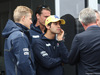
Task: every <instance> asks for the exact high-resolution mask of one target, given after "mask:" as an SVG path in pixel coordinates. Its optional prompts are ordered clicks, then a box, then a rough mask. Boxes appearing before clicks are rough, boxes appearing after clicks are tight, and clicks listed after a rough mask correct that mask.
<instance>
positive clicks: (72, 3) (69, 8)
mask: <svg viewBox="0 0 100 75" xmlns="http://www.w3.org/2000/svg"><path fill="white" fill-rule="evenodd" d="M84 7H85V3H84V0H60V16H63V15H64V14H71V15H72V16H74V17H75V18H77V17H78V15H79V12H80V10H82V9H83V8H84Z"/></svg>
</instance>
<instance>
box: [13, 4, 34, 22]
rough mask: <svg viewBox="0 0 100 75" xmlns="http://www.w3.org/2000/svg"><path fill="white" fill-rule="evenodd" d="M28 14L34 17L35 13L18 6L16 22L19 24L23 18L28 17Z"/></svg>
mask: <svg viewBox="0 0 100 75" xmlns="http://www.w3.org/2000/svg"><path fill="white" fill-rule="evenodd" d="M28 13H31V14H32V15H33V11H32V10H31V9H30V8H28V7H27V6H17V7H16V9H15V10H14V14H13V18H14V21H15V22H19V21H20V19H21V17H22V16H27V14H28Z"/></svg>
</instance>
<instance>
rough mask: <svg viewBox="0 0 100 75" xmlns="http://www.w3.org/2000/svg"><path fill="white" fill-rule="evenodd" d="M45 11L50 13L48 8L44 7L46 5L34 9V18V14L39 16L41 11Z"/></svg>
mask: <svg viewBox="0 0 100 75" xmlns="http://www.w3.org/2000/svg"><path fill="white" fill-rule="evenodd" d="M43 9H45V10H48V11H50V12H51V9H50V7H49V6H46V5H39V6H38V7H37V8H36V12H35V16H36V14H37V13H38V14H39V15H40V14H41V11H42V10H43Z"/></svg>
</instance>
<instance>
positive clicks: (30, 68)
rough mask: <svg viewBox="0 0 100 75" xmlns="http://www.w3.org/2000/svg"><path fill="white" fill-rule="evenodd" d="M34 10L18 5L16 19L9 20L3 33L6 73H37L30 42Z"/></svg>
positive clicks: (25, 74)
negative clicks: (29, 30)
mask: <svg viewBox="0 0 100 75" xmlns="http://www.w3.org/2000/svg"><path fill="white" fill-rule="evenodd" d="M32 14H33V11H32V10H31V9H30V8H28V7H26V6H17V8H16V9H15V10H14V15H13V17H14V21H15V22H13V21H12V20H8V22H7V24H6V26H5V28H4V30H3V32H2V35H3V37H5V46H4V60H5V69H6V75H35V69H34V57H33V53H32V49H31V47H30V42H29V39H28V37H29V32H28V29H30V25H31V24H32Z"/></svg>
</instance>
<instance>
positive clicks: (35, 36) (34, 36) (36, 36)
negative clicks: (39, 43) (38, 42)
mask: <svg viewBox="0 0 100 75" xmlns="http://www.w3.org/2000/svg"><path fill="white" fill-rule="evenodd" d="M32 37H33V38H39V37H40V36H39V35H33V36H32Z"/></svg>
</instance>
